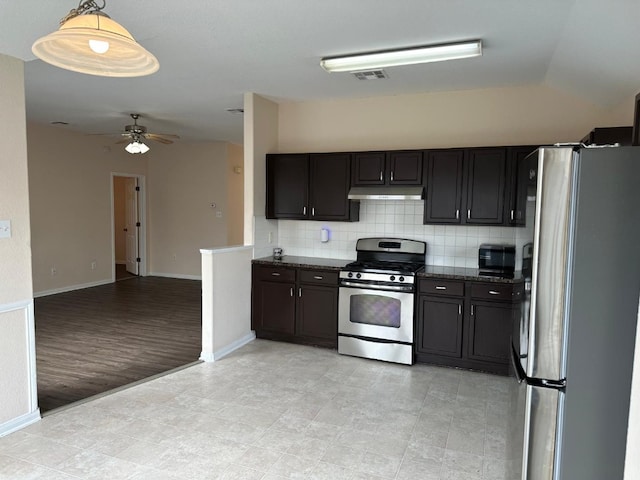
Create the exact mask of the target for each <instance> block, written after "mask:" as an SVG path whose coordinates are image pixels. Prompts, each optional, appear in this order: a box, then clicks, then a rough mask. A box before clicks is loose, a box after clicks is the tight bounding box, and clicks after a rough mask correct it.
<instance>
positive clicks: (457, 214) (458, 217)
mask: <svg viewBox="0 0 640 480" xmlns="http://www.w3.org/2000/svg"><path fill="white" fill-rule="evenodd" d="M456 220H460V209H456Z"/></svg>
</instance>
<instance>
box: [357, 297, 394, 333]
mask: <svg viewBox="0 0 640 480" xmlns="http://www.w3.org/2000/svg"><path fill="white" fill-rule="evenodd" d="M350 300H351V302H350V305H349V321H350V322H352V323H363V324H366V325H379V326H382V327H393V328H400V325H401V312H402V302H401V301H400V300H399V299H397V298H391V297H387V296H382V295H372V294H370V293H369V294H366V295H351V298H350Z"/></svg>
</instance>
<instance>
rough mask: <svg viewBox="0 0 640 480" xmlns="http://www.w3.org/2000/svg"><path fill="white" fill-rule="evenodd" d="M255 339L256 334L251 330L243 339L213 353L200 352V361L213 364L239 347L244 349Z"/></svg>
mask: <svg viewBox="0 0 640 480" xmlns="http://www.w3.org/2000/svg"><path fill="white" fill-rule="evenodd" d="M255 339H256V332H254V331H253V330H252V331H251V332H249V333H248V334H247V335H245V336H244V337H242V338H240V339H238V340H236V341H235V342H232V343H230V344H229V345H226V346H224V347H222V348H221V349H219V350H217V351H215V352H204V351H203V352H202V353H201V354H200V360H202V361H203V362H215V361H217V360H220V359H221V358H222V357H225V356H227V355H229V354H230V353H231V352H233V351H235V350H237V349H239V348H240V347H244V346H245V345H246V344H247V343H249V342H252V341H254V340H255Z"/></svg>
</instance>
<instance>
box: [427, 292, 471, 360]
mask: <svg viewBox="0 0 640 480" xmlns="http://www.w3.org/2000/svg"><path fill="white" fill-rule="evenodd" d="M418 298H419V300H418V339H417V345H416V351H417V352H418V353H431V354H436V355H445V356H448V357H455V358H460V357H462V311H463V300H462V299H459V298H438V297H428V296H424V295H421V296H420V297H418Z"/></svg>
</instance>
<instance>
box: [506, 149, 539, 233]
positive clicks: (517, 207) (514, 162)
mask: <svg viewBox="0 0 640 480" xmlns="http://www.w3.org/2000/svg"><path fill="white" fill-rule="evenodd" d="M536 148H537V147H534V146H527V147H510V148H509V149H508V156H509V159H508V162H509V163H508V167H509V168H508V171H509V173H508V175H507V180H508V181H507V184H508V187H509V192H508V194H507V197H508V198H509V202H508V203H506V204H505V206H506V211H505V218H506V219H507V220H506V221H507V223H508V224H509V225H515V226H524V225H525V224H526V214H527V190H528V186H529V170H530V169H529V165H528V163H527V162H525V158H526V156H527V155H529V154H530V153H531V152H533V151H534V150H535V149H536Z"/></svg>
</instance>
